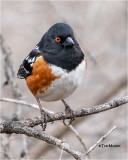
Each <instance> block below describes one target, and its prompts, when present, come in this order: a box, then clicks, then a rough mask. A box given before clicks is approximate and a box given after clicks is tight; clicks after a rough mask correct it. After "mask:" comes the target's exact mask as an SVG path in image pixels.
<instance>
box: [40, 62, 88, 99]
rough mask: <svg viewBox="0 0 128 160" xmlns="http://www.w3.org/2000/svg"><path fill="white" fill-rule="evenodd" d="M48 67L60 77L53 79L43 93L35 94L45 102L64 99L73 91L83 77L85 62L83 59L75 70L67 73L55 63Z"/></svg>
mask: <svg viewBox="0 0 128 160" xmlns="http://www.w3.org/2000/svg"><path fill="white" fill-rule="evenodd" d="M50 68H52V73H53V74H54V75H56V76H60V78H59V79H56V80H55V81H53V82H52V84H51V85H50V87H49V88H48V89H47V90H46V92H45V93H43V94H38V95H37V96H38V97H39V98H40V99H41V100H43V101H47V102H49V101H57V100H61V99H64V98H66V97H68V96H70V95H71V94H72V93H73V92H74V91H75V89H76V88H77V87H78V86H79V85H80V84H81V82H82V80H83V79H84V75H85V68H86V62H85V60H83V61H82V62H81V63H80V64H79V66H77V67H76V69H75V70H73V71H71V72H69V73H67V71H66V70H64V69H61V68H60V67H56V66H55V65H50Z"/></svg>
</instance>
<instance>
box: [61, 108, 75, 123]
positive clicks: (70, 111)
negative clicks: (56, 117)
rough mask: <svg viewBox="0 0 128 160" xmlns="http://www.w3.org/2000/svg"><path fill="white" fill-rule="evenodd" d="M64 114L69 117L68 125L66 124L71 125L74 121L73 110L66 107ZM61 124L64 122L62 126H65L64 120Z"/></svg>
mask: <svg viewBox="0 0 128 160" xmlns="http://www.w3.org/2000/svg"><path fill="white" fill-rule="evenodd" d="M65 114H66V115H70V121H69V123H68V125H70V124H71V123H72V121H74V120H75V118H74V114H73V110H72V109H71V108H70V107H69V106H66V107H65ZM63 122H64V124H65V119H64V121H63Z"/></svg>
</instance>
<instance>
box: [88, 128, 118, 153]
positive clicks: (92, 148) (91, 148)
mask: <svg viewBox="0 0 128 160" xmlns="http://www.w3.org/2000/svg"><path fill="white" fill-rule="evenodd" d="M116 128H117V126H114V127H112V129H110V130H109V131H108V132H107V133H106V134H105V135H104V136H102V137H101V138H100V139H99V140H98V141H97V142H96V143H95V144H94V145H93V146H92V147H90V148H89V150H88V151H87V152H86V154H85V155H86V156H87V155H88V154H89V153H90V152H91V151H92V150H94V149H95V147H96V146H97V145H98V144H99V143H100V142H101V141H103V140H104V139H105V138H106V137H107V136H108V135H109V134H110V133H112V132H113V131H114V130H115V129H116Z"/></svg>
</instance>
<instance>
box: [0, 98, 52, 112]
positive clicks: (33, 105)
mask: <svg viewBox="0 0 128 160" xmlns="http://www.w3.org/2000/svg"><path fill="white" fill-rule="evenodd" d="M0 101H3V102H11V103H16V104H20V105H23V106H27V107H30V108H34V109H38V110H39V106H38V105H36V104H33V103H28V102H26V101H23V100H18V99H12V98H5V97H2V98H0ZM43 109H44V110H45V111H46V112H48V113H50V114H54V112H53V111H50V110H48V109H45V108H43Z"/></svg>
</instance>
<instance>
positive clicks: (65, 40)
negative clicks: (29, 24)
mask: <svg viewBox="0 0 128 160" xmlns="http://www.w3.org/2000/svg"><path fill="white" fill-rule="evenodd" d="M75 43H76V44H78V43H77V42H76V40H75V39H74V33H73V29H72V28H71V27H70V26H69V25H68V24H65V23H56V24H54V25H53V26H52V27H51V28H50V29H49V30H48V31H47V32H46V33H45V34H44V36H43V37H42V39H41V41H40V43H39V49H40V50H46V51H47V52H49V51H50V52H52V53H53V54H57V53H59V52H60V51H61V50H63V49H64V48H65V47H73V45H74V44H75Z"/></svg>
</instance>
